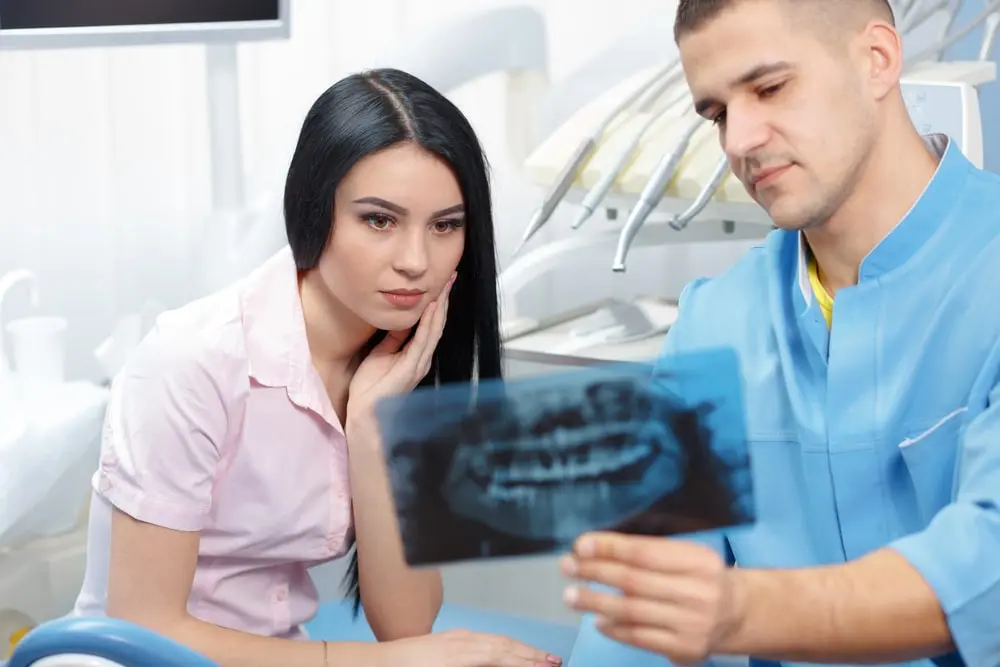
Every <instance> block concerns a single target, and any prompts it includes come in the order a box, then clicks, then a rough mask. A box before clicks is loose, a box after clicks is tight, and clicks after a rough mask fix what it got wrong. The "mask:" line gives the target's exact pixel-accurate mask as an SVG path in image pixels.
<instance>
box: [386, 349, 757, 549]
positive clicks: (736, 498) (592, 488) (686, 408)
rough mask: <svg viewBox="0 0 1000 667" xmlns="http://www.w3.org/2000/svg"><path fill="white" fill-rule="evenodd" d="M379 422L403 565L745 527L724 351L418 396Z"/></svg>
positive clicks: (741, 436) (731, 381) (731, 371)
mask: <svg viewBox="0 0 1000 667" xmlns="http://www.w3.org/2000/svg"><path fill="white" fill-rule="evenodd" d="M376 412H377V415H378V420H379V424H380V429H381V432H382V438H383V444H384V447H385V451H386V461H387V464H388V469H389V480H390V484H391V487H392V494H393V499H394V501H395V506H396V513H397V516H398V518H399V524H400V531H401V534H402V540H403V547H404V552H405V554H406V559H407V561H408V562H409V563H410V564H411V565H429V564H436V563H444V562H449V561H458V560H469V559H476V558H495V557H504V556H516V555H530V554H539V553H546V552H551V551H557V550H561V549H564V548H566V547H567V546H569V545H570V544H571V543H572V541H573V540H574V539H576V538H577V537H578V536H579V535H580V534H581V533H584V532H587V531H590V530H614V531H619V532H628V533H637V534H646V535H675V534H679V533H688V532H695V531H701V530H709V529H713V528H719V527H723V526H730V525H737V524H743V523H748V522H750V521H752V520H753V519H754V515H755V513H754V506H753V494H752V487H751V483H750V467H749V457H748V452H747V443H746V434H745V415H744V407H743V395H742V384H741V380H740V376H739V370H738V364H737V361H736V357H735V355H733V354H732V353H730V352H729V351H726V350H712V351H707V352H699V353H696V354H689V355H683V356H676V357H670V358H665V359H663V360H661V361H660V362H658V363H657V364H656V365H646V364H609V365H606V366H598V367H593V368H588V369H585V370H574V371H568V372H561V373H554V374H549V375H544V376H536V377H530V378H524V379H517V380H511V381H489V382H482V383H480V384H479V385H478V386H475V385H468V384H463V385H457V384H456V385H448V386H444V387H441V388H438V389H432V388H426V389H420V390H417V391H414V392H412V393H410V394H406V395H401V396H395V397H392V398H389V399H385V400H383V401H382V402H381V403H380V404H379V405H378V406H377V408H376Z"/></svg>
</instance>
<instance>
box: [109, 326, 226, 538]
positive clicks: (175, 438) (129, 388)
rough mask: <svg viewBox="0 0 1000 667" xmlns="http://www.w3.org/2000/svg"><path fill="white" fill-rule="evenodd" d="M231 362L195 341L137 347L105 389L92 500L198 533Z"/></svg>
mask: <svg viewBox="0 0 1000 667" xmlns="http://www.w3.org/2000/svg"><path fill="white" fill-rule="evenodd" d="M231 356H232V355H231V354H228V353H227V352H226V351H224V350H222V349H219V348H218V346H213V345H211V344H207V343H206V342H205V341H204V339H203V337H202V336H199V335H198V334H195V335H184V334H182V333H181V332H176V331H172V332H169V333H168V332H165V331H164V330H162V329H154V330H153V331H152V332H151V333H150V334H149V335H148V336H147V337H146V338H145V339H144V340H143V342H142V344H141V345H140V346H139V348H138V349H137V350H136V351H135V352H134V353H133V355H132V357H131V358H130V359H129V362H128V363H127V364H126V366H125V368H124V369H123V370H122V371H121V373H119V375H118V376H117V377H116V378H115V380H114V383H113V385H112V389H111V397H110V400H109V404H108V411H107V414H106V416H105V424H104V435H103V442H102V446H101V463H100V469H99V471H98V474H97V477H96V479H95V491H96V492H97V493H98V494H99V495H101V496H102V497H104V498H105V499H107V500H108V501H109V502H110V503H111V504H112V505H114V506H115V507H117V508H118V509H120V510H121V511H123V512H125V513H126V514H129V515H130V516H132V517H134V518H136V519H138V520H140V521H144V522H146V523H151V524H155V525H159V526H163V527H165V528H171V529H174V530H181V531H199V530H201V529H202V527H203V526H204V523H205V517H206V515H207V514H208V512H209V510H210V508H211V506H212V487H213V482H214V479H215V476H216V471H217V470H218V467H219V462H220V452H221V451H222V446H223V444H224V442H225V439H226V433H227V431H228V425H229V421H230V415H231V412H232V411H233V403H234V398H235V394H236V391H235V389H236V388H235V387H233V386H232V385H233V373H232V365H233V364H232V359H231ZM244 377H245V376H244Z"/></svg>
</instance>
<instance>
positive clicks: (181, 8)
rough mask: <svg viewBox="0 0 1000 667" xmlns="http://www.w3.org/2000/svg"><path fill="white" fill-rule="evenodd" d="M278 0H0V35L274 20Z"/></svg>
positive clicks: (276, 18)
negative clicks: (40, 31) (7, 32)
mask: <svg viewBox="0 0 1000 667" xmlns="http://www.w3.org/2000/svg"><path fill="white" fill-rule="evenodd" d="M278 4H279V0H0V30H36V29H51V28H92V27H100V26H130V25H168V24H175V23H224V22H239V21H277V20H278V19H279V12H278Z"/></svg>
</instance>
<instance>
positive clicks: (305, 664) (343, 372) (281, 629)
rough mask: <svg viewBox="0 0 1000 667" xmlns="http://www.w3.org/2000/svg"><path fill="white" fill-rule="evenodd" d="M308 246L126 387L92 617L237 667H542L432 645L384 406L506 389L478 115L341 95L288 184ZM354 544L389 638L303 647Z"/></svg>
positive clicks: (490, 642) (507, 648)
mask: <svg viewBox="0 0 1000 667" xmlns="http://www.w3.org/2000/svg"><path fill="white" fill-rule="evenodd" d="M284 208H285V223H286V228H287V235H288V241H289V247H288V248H286V249H285V250H284V251H282V252H281V253H279V254H278V255H277V256H276V257H274V258H272V259H271V260H270V261H268V262H267V263H266V264H264V265H263V266H262V267H261V268H260V269H258V270H257V271H256V272H254V273H253V274H252V275H250V276H249V277H247V278H245V279H244V280H242V281H240V282H238V283H236V284H235V285H233V286H232V287H230V288H228V289H226V290H224V291H222V292H219V293H216V294H213V295H210V296H208V297H205V298H203V299H200V300H197V301H195V302H193V303H191V304H188V305H187V306H184V307H182V308H180V309H179V310H176V311H173V312H171V313H167V314H165V315H163V316H161V318H160V319H159V321H158V322H157V326H156V328H155V329H154V330H153V331H152V332H151V333H150V334H149V336H147V338H146V339H145V340H144V341H143V343H142V345H141V346H140V348H139V349H138V350H137V351H136V352H135V354H134V355H133V358H132V359H130V361H129V364H128V366H127V368H125V369H124V370H123V371H122V373H121V374H120V375H119V376H118V377H117V378H116V379H115V382H114V387H113V390H112V398H111V401H110V405H109V409H108V415H107V418H106V426H105V432H104V441H103V446H102V455H101V462H100V467H99V470H98V472H97V474H96V475H95V478H94V497H93V502H92V509H91V517H90V528H89V530H90V534H89V539H88V562H87V572H86V576H85V581H84V585H83V590H82V591H81V593H80V596H79V599H78V601H77V605H76V609H75V613H76V614H79V615H100V614H109V615H113V616H117V617H121V618H125V619H128V620H130V621H133V622H136V623H141V624H143V625H146V626H148V627H151V628H153V629H155V630H157V631H159V632H160V633H162V634H164V635H166V636H169V637H172V638H174V639H176V640H178V641H180V642H182V643H184V644H187V645H189V646H191V647H193V648H194V649H196V650H198V651H200V652H201V653H203V654H205V655H207V656H208V657H210V658H212V659H214V660H215V661H217V662H218V663H220V664H221V665H222V666H223V667H245V666H246V665H254V666H255V667H272V666H273V667H333V666H339V665H350V666H352V667H353V666H357V667H364V666H366V665H372V666H377V667H381V665H393V666H398V667H424V666H427V667H439V666H441V665H446V666H452V667H494V666H508V665H509V666H511V667H529V666H533V665H537V664H549V665H551V664H559V659H558V658H555V657H549V656H546V655H545V654H544V653H543V652H540V651H537V650H535V649H533V648H531V647H528V646H524V645H522V644H520V643H518V642H515V641H513V640H510V639H507V638H503V637H493V636H488V635H479V634H474V633H468V632H447V633H441V634H428V633H429V632H430V630H431V625H432V623H433V621H434V618H435V616H436V614H437V612H438V609H439V606H440V604H441V598H442V590H441V579H440V575H439V574H438V573H436V572H432V571H428V570H423V569H419V570H417V569H413V570H411V569H409V568H407V567H406V565H405V562H404V559H403V556H402V546H401V544H400V541H399V537H398V531H397V523H396V518H395V515H394V513H393V509H392V507H393V505H392V502H391V498H390V494H389V490H388V481H387V476H386V473H385V468H384V463H383V459H382V454H381V449H380V442H379V438H378V435H377V429H376V425H375V423H374V420H373V416H372V406H373V404H374V402H376V401H377V400H378V399H379V398H380V397H382V396H386V395H390V394H395V393H400V392H406V391H409V390H411V389H412V388H414V387H415V386H417V385H420V384H424V385H428V384H429V385H433V383H435V382H468V381H470V380H471V379H472V378H473V374H474V372H475V373H477V374H478V376H479V377H498V376H499V375H500V371H501V368H500V364H501V359H500V336H499V323H498V314H497V313H498V304H497V292H496V278H497V276H496V263H495V247H494V238H493V223H492V215H491V202H490V191H489V183H488V174H487V169H486V164H485V161H484V158H483V155H482V150H481V148H480V145H479V143H478V140H477V138H476V136H475V133H474V132H473V130H472V128H471V126H470V125H469V123H468V121H467V120H466V119H465V117H464V116H463V115H462V114H461V112H460V111H459V110H458V109H457V108H456V107H455V106H453V105H452V104H451V103H450V102H449V101H448V100H446V99H445V98H444V97H443V96H442V95H440V94H439V93H437V92H436V91H434V90H433V89H432V88H430V87H429V86H428V85H426V84H425V83H423V82H421V81H420V80H418V79H416V78H414V77H412V76H409V75H407V74H405V73H403V72H399V71H396V70H378V71H373V72H367V73H364V74H359V75H354V76H350V77H347V78H346V79H344V80H342V81H340V82H338V83H337V84H335V85H334V86H333V87H331V88H330V89H329V90H327V91H326V92H325V93H324V94H323V95H321V96H320V98H319V99H318V100H317V101H316V102H315V104H314V105H313V107H312V109H311V110H310V111H309V113H308V115H307V116H306V119H305V122H304V124H303V127H302V131H301V134H300V137H299V141H298V145H297V147H296V149H295V154H294V156H293V157H292V162H291V166H290V168H289V171H288V178H287V182H286V184H285V207H284ZM352 544H356V549H355V553H354V555H353V557H352V563H351V571H350V581H351V589H352V593H353V594H354V596H355V605H356V606H357V605H358V604H361V603H363V605H364V610H365V615H366V617H367V619H368V622H369V624H370V625H371V627H372V630H373V631H374V634H375V636H376V637H377V638H378V639H379V643H327V642H311V641H291V640H293V639H300V640H304V639H305V636H304V632H303V630H302V624H303V623H305V622H306V621H308V620H309V619H310V618H311V617H312V615H313V614H314V613H315V610H316V607H317V602H318V600H317V594H316V590H315V588H314V586H313V584H312V581H311V580H310V578H309V575H308V572H307V568H309V567H312V566H314V565H316V564H318V563H321V562H324V561H328V560H331V559H334V558H339V557H342V556H343V555H345V553H346V552H347V551H348V550H349V548H350V547H351V545H352Z"/></svg>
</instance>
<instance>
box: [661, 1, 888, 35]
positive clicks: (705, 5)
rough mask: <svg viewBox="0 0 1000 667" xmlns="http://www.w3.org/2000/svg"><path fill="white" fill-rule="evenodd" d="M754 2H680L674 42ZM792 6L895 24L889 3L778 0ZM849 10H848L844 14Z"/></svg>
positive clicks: (831, 14)
mask: <svg viewBox="0 0 1000 667" xmlns="http://www.w3.org/2000/svg"><path fill="white" fill-rule="evenodd" d="M750 1H751V0H680V1H679V2H678V3H677V18H676V19H675V20H674V40H675V41H680V39H681V37H684V36H685V35H687V34H690V33H692V32H695V31H696V30H698V29H699V28H701V27H702V26H704V25H705V24H706V23H708V22H709V21H711V20H712V19H714V18H715V17H716V16H718V15H719V14H721V13H722V12H723V11H725V10H726V9H729V8H730V7H733V6H735V5H737V4H739V3H740V2H750ZM779 1H781V2H787V3H789V4H793V5H805V4H812V5H827V7H826V9H829V10H830V11H829V12H827V13H826V14H827V16H834V15H837V16H851V15H852V14H853V15H854V16H857V12H851V11H850V10H852V9H855V10H860V9H863V10H868V11H869V12H870V13H869V15H868V18H871V17H873V16H878V17H880V18H882V19H885V20H888V21H890V22H892V21H893V13H892V7H891V6H890V5H889V0H779ZM845 10H847V11H845Z"/></svg>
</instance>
